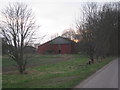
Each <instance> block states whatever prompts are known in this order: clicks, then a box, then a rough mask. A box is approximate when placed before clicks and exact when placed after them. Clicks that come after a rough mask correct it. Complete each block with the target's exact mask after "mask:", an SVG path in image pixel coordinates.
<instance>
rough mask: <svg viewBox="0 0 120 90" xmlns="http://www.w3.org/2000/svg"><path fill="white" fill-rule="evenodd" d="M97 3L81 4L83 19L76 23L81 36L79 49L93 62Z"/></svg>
mask: <svg viewBox="0 0 120 90" xmlns="http://www.w3.org/2000/svg"><path fill="white" fill-rule="evenodd" d="M97 10H98V7H97V4H96V3H87V4H85V6H83V20H82V22H81V23H80V22H79V23H77V28H78V30H79V32H80V33H81V36H82V41H81V42H80V44H81V45H80V50H81V51H83V52H84V53H85V54H87V55H88V57H89V59H90V60H91V61H92V63H94V56H95V35H94V30H95V29H94V28H96V27H95V24H96V20H97V17H96V16H97Z"/></svg>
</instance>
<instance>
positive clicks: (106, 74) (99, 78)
mask: <svg viewBox="0 0 120 90" xmlns="http://www.w3.org/2000/svg"><path fill="white" fill-rule="evenodd" d="M75 88H118V60H117V59H116V60H113V61H112V62H111V63H109V64H108V65H106V66H105V67H103V68H102V69H100V70H99V71H97V72H96V73H95V74H93V75H92V76H90V77H89V78H88V79H86V80H84V81H83V82H82V83H80V84H79V85H77V86H76V87H75Z"/></svg>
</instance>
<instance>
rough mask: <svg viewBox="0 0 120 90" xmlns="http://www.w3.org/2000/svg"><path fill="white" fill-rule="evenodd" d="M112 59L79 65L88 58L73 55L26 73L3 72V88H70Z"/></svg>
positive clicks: (31, 69) (84, 62)
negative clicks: (65, 59)
mask: <svg viewBox="0 0 120 90" xmlns="http://www.w3.org/2000/svg"><path fill="white" fill-rule="evenodd" d="M112 60H113V58H112V57H110V58H106V59H105V60H103V61H101V62H97V63H95V64H92V65H89V66H80V65H81V64H82V65H84V64H86V62H87V61H88V60H87V58H86V56H83V55H81V56H79V55H75V57H73V58H72V59H71V60H68V61H63V62H60V63H57V64H50V65H44V66H37V67H34V68H29V69H28V70H27V71H28V74H26V75H20V74H18V73H14V74H5V75H3V88H72V87H74V86H75V85H77V84H78V83H80V82H81V81H82V80H84V79H85V78H86V77H88V76H90V75H91V74H93V73H94V72H96V71H97V70H98V69H100V68H101V67H103V66H104V65H106V64H107V63H109V62H110V61H112Z"/></svg>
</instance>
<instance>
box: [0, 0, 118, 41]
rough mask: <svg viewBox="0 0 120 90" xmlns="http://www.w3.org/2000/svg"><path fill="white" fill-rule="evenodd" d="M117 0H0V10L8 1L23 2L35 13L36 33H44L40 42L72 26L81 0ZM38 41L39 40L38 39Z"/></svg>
mask: <svg viewBox="0 0 120 90" xmlns="http://www.w3.org/2000/svg"><path fill="white" fill-rule="evenodd" d="M111 1H119V0H0V10H1V9H2V8H4V7H5V6H7V5H8V3H9V2H25V3H26V4H28V5H29V6H30V7H31V8H32V10H33V13H34V15H35V18H36V22H37V24H38V25H39V26H40V28H39V30H38V31H37V33H36V35H37V36H40V35H46V37H45V38H44V39H43V41H42V42H46V41H48V40H50V39H51V38H50V37H51V35H53V34H55V33H58V34H59V35H61V33H62V32H63V30H65V29H69V28H74V27H75V23H76V20H77V19H78V18H80V17H81V12H80V8H81V5H82V4H83V2H84V3H85V2H111ZM38 42H40V41H38Z"/></svg>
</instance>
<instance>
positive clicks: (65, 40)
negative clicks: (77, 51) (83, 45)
mask: <svg viewBox="0 0 120 90" xmlns="http://www.w3.org/2000/svg"><path fill="white" fill-rule="evenodd" d="M46 43H50V44H72V43H75V42H74V41H72V40H70V39H68V38H64V37H61V36H58V37H56V38H54V39H52V40H50V41H48V42H46ZM46 43H44V44H46ZM42 45H43V44H42Z"/></svg>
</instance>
